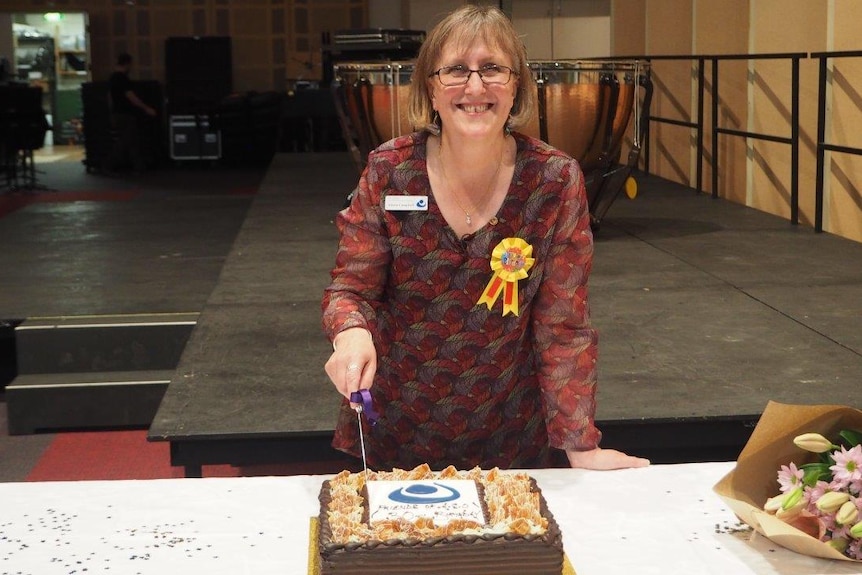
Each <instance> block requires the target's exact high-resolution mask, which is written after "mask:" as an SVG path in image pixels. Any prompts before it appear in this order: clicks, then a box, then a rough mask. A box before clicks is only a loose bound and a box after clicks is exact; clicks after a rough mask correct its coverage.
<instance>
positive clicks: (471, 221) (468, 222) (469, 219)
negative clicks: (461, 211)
mask: <svg viewBox="0 0 862 575" xmlns="http://www.w3.org/2000/svg"><path fill="white" fill-rule="evenodd" d="M466 221H467V225H468V226H472V225H473V218H471V217H470V214H467V218H466Z"/></svg>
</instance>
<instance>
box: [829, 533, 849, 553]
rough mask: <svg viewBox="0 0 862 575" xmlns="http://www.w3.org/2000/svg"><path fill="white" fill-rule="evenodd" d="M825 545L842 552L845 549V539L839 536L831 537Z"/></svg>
mask: <svg viewBox="0 0 862 575" xmlns="http://www.w3.org/2000/svg"><path fill="white" fill-rule="evenodd" d="M827 545H829V546H830V547H832V548H833V549H835V550H836V551H838V552H839V553H844V551H845V550H846V549H847V540H846V539H844V538H843V537H839V538H837V539H831V540H830V541H829V542H828V543H827Z"/></svg>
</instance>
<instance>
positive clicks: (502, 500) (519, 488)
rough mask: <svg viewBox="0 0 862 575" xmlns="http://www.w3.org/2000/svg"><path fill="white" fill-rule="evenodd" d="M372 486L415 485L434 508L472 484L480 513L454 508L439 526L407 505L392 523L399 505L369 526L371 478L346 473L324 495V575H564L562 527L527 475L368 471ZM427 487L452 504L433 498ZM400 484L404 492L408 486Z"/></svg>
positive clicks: (325, 487) (431, 517) (321, 549)
mask: <svg viewBox="0 0 862 575" xmlns="http://www.w3.org/2000/svg"><path fill="white" fill-rule="evenodd" d="M368 480H369V481H396V482H405V481H406V482H415V484H416V486H417V487H421V489H418V488H417V489H416V490H414V491H413V492H412V493H417V494H419V496H420V497H423V496H427V497H428V498H429V499H433V500H434V501H435V502H439V501H443V500H447V499H450V500H451V497H450V496H449V495H448V494H449V493H451V492H452V491H455V490H456V489H457V490H463V487H464V483H463V481H472V482H475V485H476V487H477V489H476V492H477V493H478V494H479V495H480V499H481V506H482V513H481V514H480V515H477V514H476V513H470V514H469V518H466V519H462V518H458V517H454V516H452V509H453V508H455V507H457V505H456V504H452V505H450V506H449V507H448V508H447V509H446V510H445V512H444V515H445V520H442V521H441V520H440V514H439V513H431V514H430V515H423V514H421V513H417V512H416V511H415V507H410V505H408V504H407V503H405V504H404V516H403V517H400V518H393V517H392V514H391V512H392V509H396V510H397V507H398V505H396V504H391V505H389V506H388V507H389V508H387V510H386V514H381V513H377V510H378V507H375V515H377V516H381V517H382V516H384V515H385V517H384V518H383V519H380V520H376V521H370V520H369V506H368V501H367V494H368V490H367V488H366V484H365V481H366V480H365V474H363V473H354V474H351V473H348V472H346V471H344V472H342V473H340V474H339V475H337V476H335V477H334V478H333V479H331V480H329V481H326V482H324V484H323V487H322V489H321V492H320V531H319V540H318V551H319V553H320V566H321V570H320V572H321V575H331V574H335V573H344V574H353V575H370V574H378V573H380V574H386V575H398V574H404V575H414V574H420V575H421V574H432V573H433V574H440V573H447V574H455V575H457V574H464V575H484V574H488V575H492V574H493V575H509V574H511V575H522V574H524V573H530V574H534V575H560V573H561V571H562V568H563V545H562V535H561V533H560V529H559V526H558V525H557V523H556V521H554V517H553V515H551V513H550V512H549V511H548V508H547V503H546V502H545V499H544V497H543V496H542V494H541V491H540V490H539V488H538V486H537V485H536V482H535V480H534V479H532V478H531V477H529V476H528V475H526V474H524V473H502V472H500V471H499V470H498V469H492V470H490V471H483V470H480V469H478V468H477V469H473V470H470V471H457V470H455V469H454V468H451V467H450V468H447V469H445V470H443V471H441V472H432V471H431V470H430V469H429V468H428V466H424V465H423V466H420V467H417V468H416V469H413V470H411V471H404V470H397V469H396V470H393V471H392V472H369V474H368ZM448 480H452V481H453V482H452V483H447V481H448ZM429 482H430V483H432V484H435V485H438V486H439V487H440V488H441V490H442V491H441V492H442V493H444V494H447V495H446V497H443V498H441V497H437V496H435V495H434V494H433V493H431V491H430V489H431V488H430V487H428V484H429ZM393 485H395V484H393ZM397 485H399V487H398V491H399V492H401V490H403V489H404V488H403V483H399V484H397ZM408 485H409V484H408ZM452 486H455V487H452ZM376 491H380V489H376ZM385 491H386V489H384V492H385ZM394 492H395V490H393V493H394ZM406 492H408V493H409V492H410V491H409V489H408V490H407V491H406ZM426 494H427V495H426ZM378 497H379V496H378ZM394 501H396V503H403V502H404V500H403V499H397V498H396V499H394ZM412 501H413V499H412V498H411V499H409V500H408V503H410V502H412ZM384 507H386V506H385V505H384ZM480 517H484V524H482V523H481V522H482V521H483V519H479V518H480ZM435 518H436V520H437V523H441V524H436V523H435Z"/></svg>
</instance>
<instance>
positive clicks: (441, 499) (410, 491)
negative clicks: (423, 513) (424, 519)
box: [389, 483, 461, 504]
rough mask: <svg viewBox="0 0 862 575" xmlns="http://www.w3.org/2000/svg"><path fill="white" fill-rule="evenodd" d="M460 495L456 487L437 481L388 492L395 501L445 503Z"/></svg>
mask: <svg viewBox="0 0 862 575" xmlns="http://www.w3.org/2000/svg"><path fill="white" fill-rule="evenodd" d="M459 497H461V494H460V493H458V491H457V490H456V489H452V488H451V487H446V486H445V485H441V484H439V483H434V484H433V485H429V484H427V483H417V484H416V485H411V486H409V487H401V488H400V489H396V490H395V491H393V492H392V493H390V494H389V499H391V500H392V501H395V502H397V503H419V504H431V503H446V502H447V501H455V500H456V499H458V498H459Z"/></svg>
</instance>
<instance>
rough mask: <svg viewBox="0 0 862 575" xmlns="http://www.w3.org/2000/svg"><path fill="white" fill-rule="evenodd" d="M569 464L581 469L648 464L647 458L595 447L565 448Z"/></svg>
mask: <svg viewBox="0 0 862 575" xmlns="http://www.w3.org/2000/svg"><path fill="white" fill-rule="evenodd" d="M566 455H568V456H569V465H571V466H572V467H580V468H582V469H597V470H608V469H625V468H628V467H646V466H648V465H649V464H650V461H649V459H644V458H643V457H634V456H632V455H626V454H625V453H623V452H622V451H617V450H616V449H602V448H601V447H596V448H595V449H592V450H590V451H574V450H567V451H566Z"/></svg>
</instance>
